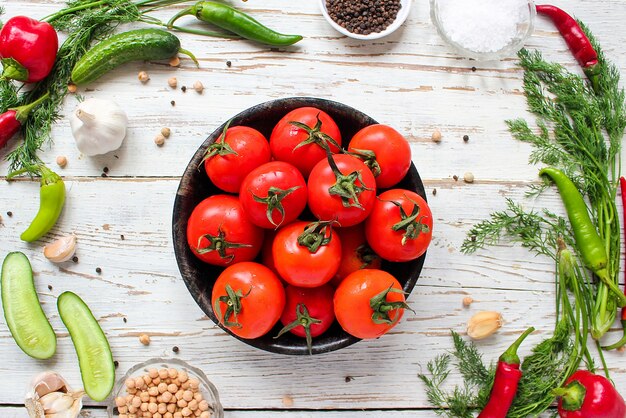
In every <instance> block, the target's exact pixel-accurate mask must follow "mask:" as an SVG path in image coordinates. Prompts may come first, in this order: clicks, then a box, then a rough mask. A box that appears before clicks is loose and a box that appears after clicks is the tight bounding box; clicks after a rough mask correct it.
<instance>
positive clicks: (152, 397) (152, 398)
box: [148, 396, 156, 403]
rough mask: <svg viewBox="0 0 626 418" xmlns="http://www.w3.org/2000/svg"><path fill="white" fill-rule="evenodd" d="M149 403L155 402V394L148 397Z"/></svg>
mask: <svg viewBox="0 0 626 418" xmlns="http://www.w3.org/2000/svg"><path fill="white" fill-rule="evenodd" d="M148 402H149V403H156V397H155V396H150V399H149V400H148Z"/></svg>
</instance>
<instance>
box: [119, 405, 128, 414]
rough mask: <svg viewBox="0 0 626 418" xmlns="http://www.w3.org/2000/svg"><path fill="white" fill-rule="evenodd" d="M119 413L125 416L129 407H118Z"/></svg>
mask: <svg viewBox="0 0 626 418" xmlns="http://www.w3.org/2000/svg"><path fill="white" fill-rule="evenodd" d="M117 412H118V413H120V414H125V413H127V412H128V407H127V406H126V405H124V406H118V407H117Z"/></svg>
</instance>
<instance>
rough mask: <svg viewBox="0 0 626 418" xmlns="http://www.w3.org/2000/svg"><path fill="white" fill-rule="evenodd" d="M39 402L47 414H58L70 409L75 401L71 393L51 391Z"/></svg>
mask: <svg viewBox="0 0 626 418" xmlns="http://www.w3.org/2000/svg"><path fill="white" fill-rule="evenodd" d="M39 403H40V404H41V406H43V410H44V412H45V413H46V414H56V413H57V412H60V411H65V410H66V409H70V408H71V407H72V404H73V403H74V397H73V396H72V395H70V394H69V393H63V392H50V393H48V394H47V395H44V396H42V397H41V398H39Z"/></svg>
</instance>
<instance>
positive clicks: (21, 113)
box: [9, 92, 50, 125]
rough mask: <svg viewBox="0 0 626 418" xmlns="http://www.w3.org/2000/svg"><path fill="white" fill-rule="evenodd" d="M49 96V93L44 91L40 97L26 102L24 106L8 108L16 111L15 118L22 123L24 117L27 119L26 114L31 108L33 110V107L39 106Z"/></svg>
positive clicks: (24, 119) (24, 120)
mask: <svg viewBox="0 0 626 418" xmlns="http://www.w3.org/2000/svg"><path fill="white" fill-rule="evenodd" d="M49 96H50V93H49V92H46V94H44V95H43V96H41V97H40V98H38V99H37V100H35V101H34V102H31V103H29V104H26V105H24V106H20V107H14V108H12V109H9V110H15V112H16V114H15V119H17V121H18V122H19V123H20V124H22V125H23V124H24V122H26V119H28V115H29V114H30V112H31V110H33V109H34V108H35V107H37V106H39V105H40V104H41V103H42V102H43V101H44V100H46V99H47V98H48V97H49Z"/></svg>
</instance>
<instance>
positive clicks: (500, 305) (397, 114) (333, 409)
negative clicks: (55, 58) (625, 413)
mask: <svg viewBox="0 0 626 418" xmlns="http://www.w3.org/2000/svg"><path fill="white" fill-rule="evenodd" d="M236 3H237V5H238V6H240V7H241V8H242V9H244V10H246V11H248V12H250V13H253V14H254V15H255V16H256V17H257V18H258V19H259V20H260V21H262V22H264V23H266V24H267V25H269V26H273V27H275V28H278V29H280V30H282V31H284V32H287V33H294V32H295V33H302V34H303V35H304V36H305V37H306V39H305V40H304V41H302V42H301V43H300V44H298V46H295V47H292V48H289V49H288V50H286V51H277V50H276V51H275V50H270V49H269V48H264V47H260V46H258V45H256V44H252V43H248V42H244V41H237V40H222V39H214V38H202V37H198V36H193V35H184V34H183V35H181V39H182V43H183V46H184V48H187V49H189V50H191V51H193V52H195V53H196V55H197V57H198V58H199V60H200V63H201V67H200V69H197V68H195V67H194V66H193V65H192V64H191V62H190V61H189V60H188V59H185V58H183V62H182V66H181V68H179V69H175V68H172V67H170V66H168V65H167V64H166V63H163V62H158V63H157V62H155V63H134V64H129V65H126V66H124V67H123V68H119V69H118V70H116V71H113V72H111V73H110V74H108V75H106V76H105V77H104V78H102V79H101V80H100V81H99V82H97V83H95V84H93V85H90V86H89V90H88V91H84V90H82V91H81V93H82V94H84V96H86V97H100V98H111V99H114V100H116V101H117V102H118V103H120V104H122V105H123V106H124V108H125V109H126V110H127V113H128V116H129V119H130V131H129V133H128V136H127V139H126V141H125V143H124V145H123V147H122V148H121V149H120V150H118V151H117V152H114V153H110V154H107V155H105V156H101V157H97V158H88V157H83V156H81V155H80V153H79V151H78V150H77V149H76V147H75V145H74V141H73V139H72V137H71V134H70V129H69V123H68V121H67V119H66V118H64V119H63V120H61V121H60V123H59V124H58V126H56V127H55V129H54V132H53V133H54V145H53V146H51V147H50V148H49V149H47V150H46V151H45V152H43V153H42V154H41V157H42V159H43V160H44V161H45V162H46V163H47V164H49V165H50V166H51V167H54V168H58V167H56V165H55V162H54V161H55V158H56V157H57V156H59V155H65V156H67V158H68V160H69V163H68V165H67V167H66V168H65V169H63V170H61V169H59V170H58V171H59V173H61V174H62V175H63V176H64V179H65V181H66V182H67V190H68V199H67V204H66V207H65V210H64V213H63V215H62V217H61V219H60V221H59V223H58V225H57V226H56V227H55V228H54V229H53V231H52V232H51V233H50V234H48V235H47V236H46V237H45V238H44V239H43V240H42V241H40V242H38V243H36V244H33V245H27V244H25V243H23V242H21V241H20V239H19V235H20V232H21V231H22V230H23V229H24V228H25V227H26V225H27V224H28V222H29V221H30V220H31V218H32V217H33V215H34V213H35V212H36V209H37V206H38V201H37V194H38V191H37V190H38V187H39V186H38V184H37V183H35V182H29V181H16V182H11V183H7V182H5V181H0V196H1V199H0V215H2V219H3V221H2V224H1V225H0V255H2V257H4V254H6V253H7V252H9V251H14V250H21V251H24V252H25V253H26V254H27V255H28V256H29V258H30V259H31V261H32V264H33V268H34V270H35V272H36V277H35V280H36V283H37V289H38V291H39V295H40V299H41V301H42V303H43V308H44V311H45V312H46V314H47V315H48V317H49V318H50V319H51V322H52V325H53V327H54V329H55V331H56V332H57V335H58V336H59V345H58V350H57V354H56V355H55V356H54V358H53V359H52V360H50V361H36V360H33V359H31V358H29V357H27V356H26V355H25V354H23V353H22V352H21V351H20V350H19V348H18V347H17V346H16V345H15V343H14V342H13V340H12V338H11V336H10V334H9V331H8V329H7V327H6V325H5V324H4V322H2V323H0V360H1V361H0V375H2V376H3V379H2V380H0V416H1V417H3V418H14V417H26V411H25V410H24V409H23V407H22V406H21V404H22V402H23V395H24V391H25V387H26V385H27V382H28V381H29V380H30V378H31V377H32V376H33V375H35V374H36V373H37V372H39V371H42V370H46V369H54V370H56V371H59V372H61V373H62V374H63V375H64V376H66V377H67V378H68V379H69V380H70V382H71V383H73V384H74V385H75V386H79V385H80V375H79V369H78V364H77V360H76V356H75V353H74V349H73V347H72V344H71V341H70V339H69V337H68V335H67V333H66V330H65V328H64V327H63V325H62V324H61V321H60V320H59V317H58V314H57V312H56V308H55V301H56V297H57V296H58V295H59V294H60V293H61V292H62V291H64V290H72V291H75V292H76V293H78V294H80V295H81V296H82V297H83V298H84V299H85V301H86V302H87V303H88V304H89V305H90V306H91V308H92V310H93V312H94V314H95V316H96V317H97V318H98V320H99V321H100V324H101V326H102V328H103V329H104V331H105V333H106V334H107V336H108V338H109V341H110V344H111V347H112V350H113V354H114V357H115V359H116V360H117V361H118V362H119V368H118V376H121V374H123V373H124V372H125V370H127V369H128V368H129V367H131V366H132V365H134V364H135V363H137V362H140V361H143V360H145V359H148V358H151V357H159V356H176V357H179V358H181V359H184V360H186V361H188V362H190V363H191V364H193V365H196V366H198V367H201V368H202V369H203V370H204V371H205V372H206V374H207V375H208V376H209V378H210V379H211V380H212V381H213V382H214V383H215V385H216V386H217V388H218V389H219V393H220V397H221V400H222V403H223V405H224V407H225V408H226V410H227V412H226V416H227V417H228V418H253V417H266V416H267V417H269V416H272V417H284V418H294V417H306V418H308V417H324V418H352V417H362V418H370V417H371V418H373V417H380V416H381V415H382V414H383V412H381V410H384V411H385V412H384V414H385V415H386V416H388V417H390V418H408V417H432V416H435V413H434V411H433V410H432V409H429V404H428V402H427V399H426V396H425V391H424V387H423V385H422V383H421V382H420V380H419V379H418V377H417V375H418V373H420V372H422V371H423V370H424V368H425V365H426V363H427V361H428V360H430V359H432V358H433V357H434V356H435V355H436V354H438V353H442V352H445V351H446V350H449V349H450V348H451V338H450V329H453V330H457V331H460V332H463V331H464V328H465V324H466V322H467V320H468V318H469V317H470V316H471V315H472V313H473V312H476V311H478V310H496V311H500V312H502V314H503V316H504V318H505V319H506V322H507V323H506V324H505V325H504V327H503V328H502V329H501V330H500V332H499V333H498V334H497V335H496V336H495V337H493V338H490V339H487V340H485V341H483V342H480V344H479V345H480V348H481V350H482V351H483V352H484V356H485V358H486V359H489V360H491V359H493V360H495V359H496V358H497V356H498V355H499V354H500V353H501V352H502V351H503V350H504V349H505V347H506V346H508V345H509V344H510V342H511V340H512V337H513V336H516V335H518V334H519V333H520V332H521V331H522V330H524V329H526V328H527V327H528V326H530V325H534V326H535V327H537V329H538V331H537V332H536V333H535V334H533V335H532V336H531V337H530V338H529V339H528V342H527V343H525V344H524V345H523V347H522V349H521V351H520V354H521V355H522V356H523V355H525V354H527V353H528V350H529V347H531V346H532V345H534V343H536V342H538V341H539V340H540V339H542V338H545V337H546V336H548V335H550V333H551V331H552V329H553V324H554V309H555V307H554V284H553V269H554V266H553V264H552V263H551V262H550V261H549V260H546V259H543V258H540V257H537V258H535V257H531V256H529V254H528V253H527V252H526V251H525V250H523V249H521V248H519V247H513V246H510V245H505V244H503V245H501V246H498V247H493V248H490V249H487V250H485V251H481V252H479V253H478V254H476V255H473V256H466V255H462V254H461V253H460V252H459V248H460V245H461V242H462V240H463V238H464V236H465V234H466V233H467V231H468V230H469V228H470V226H471V225H473V224H474V223H476V222H478V221H480V220H482V219H484V218H486V217H487V216H488V214H489V213H490V212H491V211H493V210H496V209H499V208H503V207H504V203H505V202H504V197H505V196H508V197H512V198H515V199H521V198H522V196H523V193H524V190H525V187H526V186H527V184H528V183H530V182H535V181H537V170H538V168H537V167H534V166H529V165H528V164H527V157H528V154H529V152H530V148H529V146H527V145H525V144H521V143H519V142H517V141H515V140H513V139H512V138H511V136H510V134H509V133H508V131H507V129H506V126H505V124H504V120H505V119H508V118H514V117H527V118H530V120H532V117H531V116H530V115H528V114H527V113H526V111H525V108H526V105H525V98H524V96H523V94H522V90H521V77H522V72H521V71H520V70H519V69H518V68H516V59H515V57H514V56H511V57H510V58H508V59H506V60H503V61H502V62H498V63H490V64H488V65H480V64H477V63H476V62H474V61H470V60H466V59H462V58H459V57H457V56H456V55H455V54H454V52H453V51H452V50H451V49H449V48H448V47H447V46H446V45H444V44H443V42H442V40H441V39H440V38H439V36H438V35H437V33H436V31H435V28H434V27H433V25H432V24H431V22H430V18H429V5H428V2H427V1H425V0H419V1H417V0H416V1H414V4H413V8H412V10H411V14H410V16H409V19H408V21H407V22H406V24H405V25H404V26H403V28H402V29H401V30H400V31H398V32H397V33H395V34H393V35H392V36H390V37H388V38H385V39H383V40H378V41H374V42H362V41H357V40H352V39H348V38H345V37H343V36H340V35H339V34H338V33H336V32H335V31H334V30H333V29H332V28H331V27H330V26H329V25H328V24H327V23H326V21H325V20H324V19H323V17H322V16H321V14H320V13H319V10H318V5H317V1H314V0H308V1H287V0H263V1H260V0H250V1H248V2H247V3H240V2H236ZM2 5H3V6H5V7H6V12H7V14H6V16H7V17H10V16H13V15H18V14H26V15H29V16H32V17H43V16H45V15H47V14H49V13H52V12H53V11H55V10H58V9H59V8H61V7H62V6H63V1H62V0H46V1H43V0H3V1H2ZM557 5H560V6H562V7H564V8H566V9H567V10H569V11H570V12H571V13H572V14H575V15H577V16H578V17H580V18H582V19H583V20H584V21H585V22H586V23H587V24H588V25H589V26H590V28H591V29H592V30H593V32H594V34H595V35H596V36H597V38H598V39H599V40H600V41H601V44H602V45H603V47H604V49H605V51H606V53H607V55H608V57H609V58H610V59H611V60H613V61H614V62H616V63H617V64H618V66H619V67H620V69H621V70H622V74H623V75H626V47H625V45H626V35H624V30H623V21H624V20H625V19H626V2H624V1H622V0H609V1H604V0H570V1H558V2H557ZM175 10H178V9H170V10H167V11H165V12H163V13H160V14H157V16H159V17H162V18H164V19H165V18H166V17H168V16H171V15H172V14H174V12H175ZM527 46H528V47H530V48H541V50H542V51H543V52H544V53H545V55H546V56H547V57H549V58H550V59H553V60H558V61H559V62H561V63H563V64H564V65H567V66H568V67H569V68H572V69H573V70H574V71H579V69H578V66H577V64H576V63H575V61H574V60H573V58H572V57H571V55H570V53H569V51H568V50H567V47H566V46H565V44H564V42H563V41H562V39H561V37H560V36H559V34H558V33H557V32H556V30H555V29H554V27H553V26H552V25H551V24H549V23H548V22H546V21H544V20H542V19H539V20H538V21H537V25H536V31H535V34H534V35H533V37H532V38H531V39H530V40H529V42H528V44H527ZM227 61H231V63H232V66H231V67H230V68H229V67H227V65H226V62H227ZM472 66H476V71H472ZM140 70H145V71H147V72H148V73H149V74H150V78H151V80H150V81H149V82H148V83H147V84H146V85H142V84H141V83H139V82H138V80H137V73H138V72H139V71H140ZM172 76H176V77H177V78H178V80H179V87H180V86H181V85H186V86H191V85H192V84H193V83H194V82H195V81H196V80H200V81H202V82H203V83H204V85H205V87H206V89H205V91H204V93H203V94H202V95H199V94H197V93H196V92H194V91H193V90H192V89H189V90H187V92H186V93H183V92H182V91H181V90H180V88H179V89H176V90H172V89H170V88H169V87H168V86H167V79H168V78H169V77H172ZM288 96H317V97H322V98H328V99H333V100H337V101H340V102H343V103H346V104H348V105H351V106H353V107H356V108H358V109H360V110H362V111H363V112H365V113H367V114H369V115H371V116H372V117H373V118H375V119H376V120H378V121H379V122H381V123H385V124H389V125H391V126H394V127H396V128H397V129H398V130H399V131H400V132H402V133H403V134H405V135H406V137H407V138H408V139H409V140H410V142H411V147H412V151H413V156H414V157H413V160H414V162H415V164H416V166H417V168H418V170H419V172H420V174H421V176H422V178H423V179H424V182H425V185H426V188H427V193H428V197H429V201H430V204H431V207H432V210H433V213H434V215H435V222H436V223H435V229H434V239H433V242H432V245H431V247H430V250H429V253H428V256H427V260H426V264H425V267H424V270H423V271H422V275H421V277H420V280H419V282H418V284H417V286H416V288H415V290H414V291H413V293H412V294H411V296H410V298H409V302H410V303H411V305H412V307H413V308H414V309H415V311H416V314H414V315H412V314H408V315H406V319H405V320H403V322H402V323H401V324H400V325H399V326H397V327H396V328H395V329H394V330H393V331H392V332H391V333H390V334H389V335H387V336H385V337H384V338H381V339H379V340H375V341H367V342H360V343H358V344H356V345H353V346H351V347H349V348H345V349H342V350H340V351H337V352H333V353H329V354H326V355H319V356H314V357H307V356H299V357H290V356H282V355H275V354H270V353H267V352H264V351H260V350H257V349H254V348H252V347H250V346H248V345H245V344H243V343H241V342H239V341H237V340H235V339H234V338H232V337H230V336H228V335H227V334H225V333H224V332H223V331H222V330H220V329H219V328H218V327H217V326H216V325H214V324H213V322H212V321H210V320H209V319H208V318H207V317H206V316H205V315H204V313H203V312H202V311H201V310H200V308H198V306H196V304H195V303H194V301H193V299H192V298H191V296H190V295H189V293H188V292H187V289H186V287H185V285H184V283H183V281H182V279H181V277H180V274H179V272H178V269H177V266H176V262H175V259H174V252H173V247H172V242H171V241H172V240H171V218H172V205H173V202H174V196H175V191H176V188H177V186H178V182H179V176H180V175H181V173H182V172H183V170H184V168H185V166H186V165H187V162H188V161H189V159H190V158H191V156H192V154H193V153H194V152H195V150H196V149H197V147H198V146H199V145H200V144H201V143H202V141H203V140H204V138H205V137H206V136H207V135H208V134H209V133H210V132H212V131H213V130H214V129H216V127H218V126H219V125H220V124H221V123H222V122H223V121H225V120H227V119H229V118H230V117H231V116H233V115H234V114H236V113H238V112H239V111H241V110H243V109H245V108H247V107H250V106H252V105H255V104H257V103H260V102H263V101H266V100H270V99H275V98H282V97H288ZM172 100H174V101H175V102H176V105H175V106H172V105H171V104H170V101H172ZM75 105H76V100H75V98H73V97H68V99H67V100H66V103H65V109H64V112H65V113H67V112H69V111H71V110H72V109H73V108H74V107H75ZM163 126H168V127H170V128H171V130H172V136H171V138H170V139H169V140H168V141H167V143H166V144H165V146H163V147H157V146H155V144H154V143H153V137H154V136H155V135H156V134H157V133H158V132H159V129H160V128H161V127H163ZM435 129H439V130H441V132H442V134H443V140H442V141H441V143H439V144H436V143H434V142H432V141H431V134H432V133H433V131H434V130H435ZM463 135H469V137H470V139H469V141H468V142H467V143H466V142H464V141H463V139H462V137H463ZM10 146H11V147H13V146H15V140H14V141H13V142H11V144H10ZM5 153H6V150H3V151H2V154H5ZM105 167H107V168H108V177H106V178H105V177H102V176H101V174H102V173H103V169H104V168H105ZM6 171H7V164H6V162H2V163H0V173H2V175H5V174H6ZM468 171H469V172H472V173H473V174H474V175H475V177H476V181H475V183H473V184H465V183H463V181H462V180H459V181H455V180H454V179H453V176H454V175H458V176H459V177H461V178H462V176H463V173H465V172H468ZM435 189H437V194H436V195H433V194H432V192H433V191H434V190H435ZM539 204H542V205H546V206H547V207H549V208H551V209H554V210H556V211H559V212H562V207H561V203H560V199H559V198H558V197H557V196H556V195H554V194H548V195H546V197H545V198H543V199H542V200H541V201H540V202H539ZM7 211H11V212H12V214H13V216H12V217H9V216H7ZM69 232H75V233H76V235H77V236H78V241H79V244H78V252H77V256H78V258H79V261H78V262H77V263H73V262H67V263H63V264H61V265H53V264H51V263H50V262H48V261H47V260H46V259H45V258H44V257H43V255H42V251H41V250H42V245H43V244H44V243H47V242H50V241H52V240H53V239H55V238H56V237H58V236H60V235H62V234H66V233H69ZM121 235H123V236H124V240H122V238H121ZM96 267H101V269H102V272H101V274H97V273H96ZM466 295H470V296H472V297H473V298H474V299H475V302H474V303H473V304H472V305H471V307H470V308H464V307H463V306H462V304H461V300H462V299H463V297H464V296H466ZM141 333H146V334H148V335H150V336H151V339H152V343H151V344H150V345H149V346H143V345H141V344H140V342H139V340H138V335H139V334H141ZM620 336H621V329H619V327H618V325H617V324H616V325H615V327H614V329H613V330H612V331H611V332H610V333H609V335H608V338H609V339H610V340H615V339H617V338H619V337H620ZM173 346H178V347H179V348H180V351H179V353H178V354H174V353H173V352H172V347H173ZM607 361H608V363H609V365H610V368H611V372H612V374H613V377H614V380H615V383H616V385H617V387H618V388H619V389H620V390H621V391H622V393H624V394H626V354H625V353H608V354H607ZM348 377H351V378H352V379H350V378H348ZM452 381H453V382H455V381H458V376H457V375H453V376H452ZM87 404H88V407H87V408H86V409H85V411H87V413H86V416H93V417H98V418H100V417H104V416H106V411H105V410H104V409H103V408H102V406H101V405H97V404H93V403H90V402H87ZM89 413H90V414H91V415H89Z"/></svg>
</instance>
